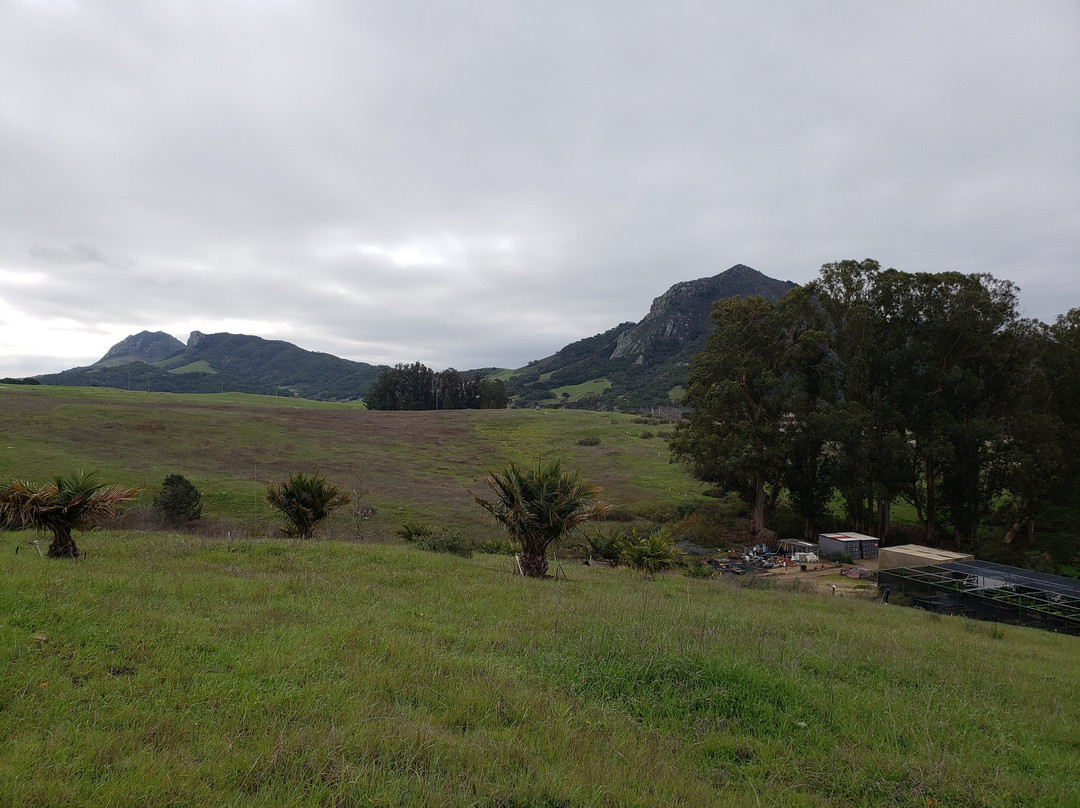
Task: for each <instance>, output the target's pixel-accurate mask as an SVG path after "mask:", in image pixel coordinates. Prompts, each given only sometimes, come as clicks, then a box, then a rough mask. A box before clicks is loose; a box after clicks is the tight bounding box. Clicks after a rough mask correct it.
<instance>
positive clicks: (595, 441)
mask: <svg viewBox="0 0 1080 808" xmlns="http://www.w3.org/2000/svg"><path fill="white" fill-rule="evenodd" d="M599 445H600V438H597V437H595V436H593V437H590V438H581V439H579V440H578V446H599Z"/></svg>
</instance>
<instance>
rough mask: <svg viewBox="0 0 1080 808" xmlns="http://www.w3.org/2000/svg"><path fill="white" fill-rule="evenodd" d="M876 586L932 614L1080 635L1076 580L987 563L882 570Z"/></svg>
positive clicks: (1079, 586) (1079, 589)
mask: <svg viewBox="0 0 1080 808" xmlns="http://www.w3.org/2000/svg"><path fill="white" fill-rule="evenodd" d="M878 586H879V587H881V588H885V587H888V588H889V589H890V590H891V591H894V592H898V593H902V594H904V595H907V596H908V597H909V598H911V599H912V600H913V601H914V602H915V603H916V605H919V606H922V607H923V608H926V609H930V610H931V611H938V612H945V613H948V614H966V615H968V616H970V617H977V618H980V619H983V620H994V621H997V622H1001V623H1013V624H1016V625H1022V626H1033V627H1036V628H1044V629H1049V630H1050V631H1060V632H1065V633H1068V634H1075V635H1080V581H1077V580H1074V579H1072V578H1063V577H1061V576H1058V575H1045V574H1043V573H1039V572H1032V571H1031V570H1022V569H1019V568H1017V567H1007V566H1005V565H1003V564H994V563H992V562H990V561H954V562H951V563H947V564H929V565H926V566H922V567H898V568H896V569H889V570H880V571H879V572H878Z"/></svg>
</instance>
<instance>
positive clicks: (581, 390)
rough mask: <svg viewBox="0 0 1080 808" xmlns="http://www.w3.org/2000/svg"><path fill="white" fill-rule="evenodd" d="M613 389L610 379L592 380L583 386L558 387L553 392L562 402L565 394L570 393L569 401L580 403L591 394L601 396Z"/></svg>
mask: <svg viewBox="0 0 1080 808" xmlns="http://www.w3.org/2000/svg"><path fill="white" fill-rule="evenodd" d="M609 387H611V380H610V379H591V380H589V381H587V382H582V383H581V384H567V385H564V386H562V387H556V388H555V389H553V390H552V391H551V392H553V393H554V394H555V398H556V399H559V400H561V399H562V397H563V393H568V394H569V395H568V396H567V400H568V401H578V400H579V399H581V398H582V397H584V396H587V395H589V393H595V394H596V395H600V394H601V393H603V392H604V391H605V390H607V389H608V388H609Z"/></svg>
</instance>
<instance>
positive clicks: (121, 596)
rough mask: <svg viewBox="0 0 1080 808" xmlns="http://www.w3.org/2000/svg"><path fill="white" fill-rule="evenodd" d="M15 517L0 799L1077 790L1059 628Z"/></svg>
mask: <svg viewBox="0 0 1080 808" xmlns="http://www.w3.org/2000/svg"><path fill="white" fill-rule="evenodd" d="M25 538H27V536H26V535H24V534H0V576H2V578H3V587H2V588H0V648H2V649H3V650H2V652H0V653H2V657H3V664H2V665H0V804H3V805H18V806H55V805H125V806H127V805H145V806H166V805H244V806H248V805H255V806H286V805H289V806H292V805H318V806H410V805H417V806H421V805H424V806H426V805H438V806H444V805H445V806H457V805H461V806H466V805H475V806H505V807H509V806H515V807H518V808H521V807H523V806H549V807H550V806H622V805H643V806H644V805H650V806H655V805H663V806H667V805H688V806H689V805H693V806H699V805H700V806H705V805H732V806H758V805H775V806H882V805H884V806H918V807H919V808H927V806H1070V805H1077V804H1080V780H1078V778H1077V772H1078V771H1080V734H1078V732H1077V727H1080V699H1078V698H1077V693H1078V692H1080V664H1078V663H1080V643H1078V642H1077V639H1076V638H1071V637H1065V636H1057V635H1052V634H1048V633H1044V632H1038V631H1033V630H1025V629H1015V628H1012V627H1006V628H1004V630H1002V628H1001V627H999V626H995V625H992V624H982V623H973V622H970V621H966V620H962V619H954V618H940V617H936V616H933V615H929V614H925V613H922V612H917V611H913V610H910V609H903V608H897V607H889V606H882V605H880V604H876V603H872V602H863V601H857V600H854V599H847V598H830V597H821V596H815V595H806V594H799V593H796V592H790V591H777V590H759V589H753V588H750V589H747V588H738V587H735V586H729V585H727V584H725V583H723V582H719V581H711V580H691V579H688V578H683V577H676V576H672V577H667V578H662V579H660V580H658V581H656V582H648V581H645V580H642V579H641V578H640V577H638V576H637V575H635V574H633V573H630V572H627V571H622V570H610V569H600V568H596V567H581V566H576V565H575V566H573V567H567V568H566V571H567V573H568V574H569V579H570V580H568V581H562V580H559V581H552V580H539V581H537V580H523V579H520V578H515V577H513V576H512V575H511V574H510V573H509V572H508V565H507V562H506V559H505V557H497V556H476V557H474V558H473V559H461V558H457V557H452V556H442V555H435V554H430V553H424V552H422V551H419V550H414V549H412V548H408V547H402V546H388V545H358V544H341V543H331V542H313V543H303V544H300V543H284V542H273V541H258V542H256V541H250V540H244V541H231V542H230V541H225V540H218V539H197V538H192V537H186V536H178V535H170V534H161V533H146V534H138V533H113V534H110V533H91V534H83V535H82V536H81V537H80V544H81V545H82V547H83V548H84V550H85V551H86V557H85V558H84V559H82V560H80V561H77V562H64V561H50V560H42V559H39V558H38V557H37V555H36V554H35V553H34V552H33V551H32V550H30V551H29V552H25V551H24V552H20V553H18V554H17V555H16V554H15V552H14V550H15V547H16V543H17V542H18V541H20V540H22V539H25ZM26 549H29V548H26Z"/></svg>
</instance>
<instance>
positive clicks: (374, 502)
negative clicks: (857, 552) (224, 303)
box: [0, 385, 703, 539]
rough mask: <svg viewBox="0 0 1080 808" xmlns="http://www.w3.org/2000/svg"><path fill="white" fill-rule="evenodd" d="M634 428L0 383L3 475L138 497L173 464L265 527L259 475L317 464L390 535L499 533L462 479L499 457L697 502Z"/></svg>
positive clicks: (656, 499) (691, 484)
mask: <svg viewBox="0 0 1080 808" xmlns="http://www.w3.org/2000/svg"><path fill="white" fill-rule="evenodd" d="M641 432H642V430H641V426H640V425H636V424H634V423H632V419H631V417H630V416H625V415H611V414H610V413H599V412H575V411H555V412H547V411H546V412H542V413H536V412H530V411H522V410H454V411H440V412H434V411H429V412H375V411H368V410H365V409H362V408H361V407H360V406H359V405H358V404H354V403H321V402H314V401H303V400H301V399H287V398H278V399H275V398H274V397H273V396H242V395H229V394H226V395H224V396H223V395H221V394H216V395H206V396H200V395H192V396H183V397H180V396H176V395H169V394H166V393H149V394H148V393H146V392H138V391H134V392H128V391H126V390H109V389H104V388H79V387H52V386H47V385H39V386H18V387H14V386H13V387H11V388H8V389H4V390H0V447H4V451H2V452H0V481H5V480H10V479H13V478H15V479H29V480H44V479H47V478H49V477H52V476H55V475H56V474H59V473H68V472H71V471H75V470H78V469H100V471H101V473H102V477H103V478H104V479H110V480H116V481H118V482H122V483H124V484H125V485H132V486H137V487H141V488H146V489H148V494H147V495H146V497H145V503H144V504H149V502H150V501H152V499H153V492H154V491H155V490H156V489H157V488H158V487H159V486H160V485H161V482H162V481H163V480H164V478H165V477H166V476H167V475H168V474H181V475H183V476H184V477H187V478H188V479H189V480H191V481H192V482H193V483H194V484H195V485H196V487H197V488H199V490H200V491H202V493H203V513H204V516H205V517H206V518H208V519H215V518H224V519H228V520H230V521H231V522H234V523H236V524H237V526H238V527H241V528H243V529H245V530H248V531H250V530H255V529H257V530H259V531H260V532H262V531H266V530H267V528H268V527H269V525H270V522H271V519H272V516H273V515H272V514H271V512H270V509H269V507H268V506H267V505H266V503H265V502H264V501H263V498H262V489H263V485H264V484H265V483H266V482H267V481H269V480H282V479H285V478H286V477H287V476H288V475H289V474H290V473H293V472H297V471H301V472H304V473H305V474H313V473H315V472H322V473H323V474H324V475H325V476H326V477H327V479H329V480H330V481H331V482H333V483H336V484H342V485H346V486H347V487H348V488H349V489H350V490H355V489H359V490H362V491H363V494H362V497H361V499H362V500H363V501H364V503H366V504H369V505H371V506H373V507H374V508H375V515H374V518H373V519H370V520H368V521H366V522H365V524H364V530H365V532H366V533H368V534H369V535H370V536H372V537H381V538H387V539H390V538H392V535H393V532H394V531H395V530H396V529H397V528H398V527H400V523H401V522H402V521H403V520H406V519H424V520H430V521H439V522H443V523H446V524H450V525H454V526H456V527H460V528H462V529H463V530H465V531H466V532H467V534H468V536H469V537H470V538H498V537H500V536H501V535H502V534H501V532H500V531H499V529H498V528H496V527H495V526H494V525H493V523H492V521H491V519H490V517H488V515H487V514H485V513H484V512H483V511H482V510H481V509H480V508H478V507H477V506H476V505H475V503H474V502H473V499H472V496H471V495H470V494H469V489H472V490H475V491H480V490H482V486H483V482H482V478H483V477H484V475H485V474H486V473H487V472H488V471H489V470H494V469H500V468H502V467H504V466H505V465H506V464H507V463H508V462H510V461H515V462H518V463H535V462H537V459H538V458H541V457H543V458H544V459H551V458H554V457H559V458H561V459H562V460H563V462H564V464H565V465H566V466H567V467H571V468H577V467H580V468H581V469H582V470H583V472H584V475H585V477H586V478H587V479H588V480H590V481H591V482H594V483H596V484H598V485H600V486H601V487H603V489H604V497H605V499H607V500H608V501H610V502H612V503H613V504H615V505H619V506H623V507H635V508H646V507H649V506H665V507H669V508H672V509H674V507H675V506H676V505H680V504H683V503H686V502H692V501H696V500H697V499H699V498H700V496H701V494H700V492H701V491H702V489H703V486H702V485H701V484H700V483H698V482H696V481H695V480H693V479H691V478H690V476H689V475H688V474H687V473H686V471H685V470H684V469H683V467H682V466H680V465H678V464H672V463H670V462H669V457H668V452H667V444H666V443H665V442H664V439H663V438H662V437H660V436H658V435H657V436H655V437H651V438H649V439H643V438H642V437H641ZM583 438H595V439H597V440H598V441H599V443H597V444H596V445H588V446H586V445H580V444H579V441H580V440H582V439H583ZM350 520H351V515H350V514H348V513H342V514H341V515H340V517H339V518H337V519H336V521H334V522H332V523H331V525H330V529H331V532H332V533H333V535H342V532H343V531H346V530H349V529H352V528H353V527H355V525H354V524H352V523H351V522H350ZM225 529H229V528H225Z"/></svg>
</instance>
